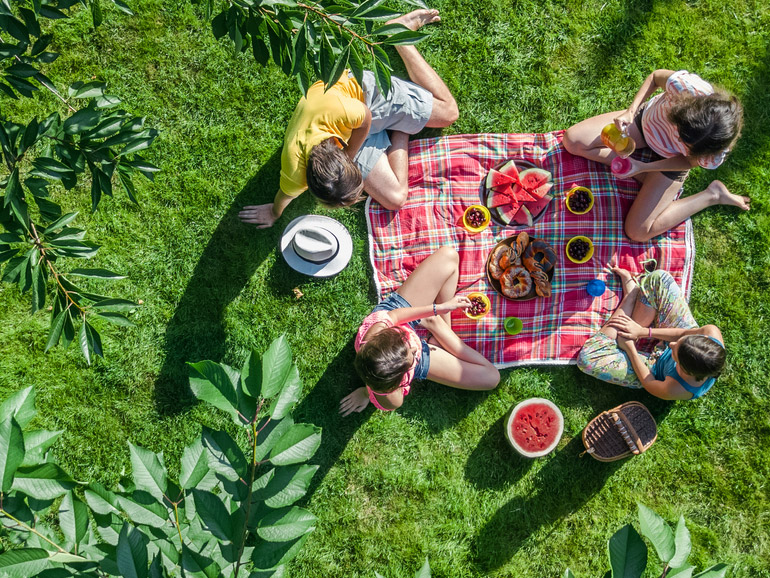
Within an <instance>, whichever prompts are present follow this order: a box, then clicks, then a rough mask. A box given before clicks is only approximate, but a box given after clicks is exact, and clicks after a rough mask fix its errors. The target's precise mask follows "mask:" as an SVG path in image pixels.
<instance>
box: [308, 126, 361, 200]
mask: <svg viewBox="0 0 770 578" xmlns="http://www.w3.org/2000/svg"><path fill="white" fill-rule="evenodd" d="M305 176H306V177H307V188H308V190H309V191H310V192H311V193H313V194H314V195H315V196H316V197H318V198H319V199H320V200H321V201H323V202H324V203H325V204H327V205H329V206H331V207H346V206H348V205H352V204H353V203H355V202H356V201H357V200H358V199H359V198H361V193H362V191H363V187H364V180H363V177H362V176H361V171H360V170H358V167H357V166H356V164H355V163H354V162H353V161H352V160H350V158H349V157H348V155H347V154H345V151H343V150H342V149H341V148H340V147H339V146H337V139H336V138H327V139H326V140H324V141H322V142H321V143H319V144H317V145H316V146H314V147H313V150H311V151H310V155H309V156H308V159H307V168H306V170H305Z"/></svg>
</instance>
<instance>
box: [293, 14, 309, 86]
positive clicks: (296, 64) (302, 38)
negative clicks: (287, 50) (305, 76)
mask: <svg viewBox="0 0 770 578" xmlns="http://www.w3.org/2000/svg"><path fill="white" fill-rule="evenodd" d="M306 26H307V24H306V23H303V24H302V27H301V28H300V29H299V30H298V31H297V33H296V34H295V35H294V42H293V44H292V61H293V64H292V69H291V74H292V76H294V75H295V74H297V73H298V72H299V71H300V70H301V69H302V68H303V65H304V63H305V55H306V54H307V28H306Z"/></svg>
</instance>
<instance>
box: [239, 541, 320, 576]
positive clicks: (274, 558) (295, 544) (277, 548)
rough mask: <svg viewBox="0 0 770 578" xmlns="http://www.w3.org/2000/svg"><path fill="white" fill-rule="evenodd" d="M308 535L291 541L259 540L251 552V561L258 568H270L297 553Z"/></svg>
mask: <svg viewBox="0 0 770 578" xmlns="http://www.w3.org/2000/svg"><path fill="white" fill-rule="evenodd" d="M309 535H310V534H305V535H304V536H302V537H300V538H297V539H296V540H294V541H292V542H267V541H260V542H259V543H257V546H256V547H255V548H254V551H253V552H252V553H251V561H252V562H254V566H255V568H257V569H258V570H272V569H273V568H275V567H277V566H280V565H281V564H285V563H286V562H288V561H289V560H292V559H293V558H294V557H295V556H296V555H297V554H299V551H300V549H301V548H302V546H303V545H304V544H305V540H307V537H308V536H309Z"/></svg>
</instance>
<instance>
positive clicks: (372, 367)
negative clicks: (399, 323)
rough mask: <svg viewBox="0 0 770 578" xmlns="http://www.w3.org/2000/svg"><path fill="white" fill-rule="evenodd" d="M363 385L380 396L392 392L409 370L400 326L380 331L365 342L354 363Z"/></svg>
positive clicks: (407, 347)
mask: <svg viewBox="0 0 770 578" xmlns="http://www.w3.org/2000/svg"><path fill="white" fill-rule="evenodd" d="M353 366H354V367H355V368H356V372H357V373H358V375H359V376H360V377H361V379H362V380H363V381H364V383H365V384H366V385H368V386H369V387H371V388H372V389H373V390H374V391H376V392H379V393H390V392H391V391H393V390H395V389H396V388H397V387H398V385H399V384H400V383H401V380H402V379H403V378H404V374H405V373H406V372H407V371H409V368H410V367H411V364H410V362H409V346H408V344H407V342H406V335H405V334H404V331H403V330H402V329H400V328H399V327H388V328H387V329H383V330H382V331H380V332H379V333H378V334H377V335H375V336H374V337H372V338H371V339H370V340H369V341H367V342H366V343H364V345H363V346H362V347H361V349H359V350H358V353H357V354H356V359H355V361H354V362H353Z"/></svg>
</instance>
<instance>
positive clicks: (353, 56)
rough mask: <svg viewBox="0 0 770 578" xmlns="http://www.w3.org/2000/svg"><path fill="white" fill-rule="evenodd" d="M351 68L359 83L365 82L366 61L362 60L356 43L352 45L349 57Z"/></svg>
mask: <svg viewBox="0 0 770 578" xmlns="http://www.w3.org/2000/svg"><path fill="white" fill-rule="evenodd" d="M348 64H349V65H350V70H351V71H352V72H353V77H354V78H355V79H356V82H358V84H359V85H361V84H362V83H363V78H364V63H363V61H362V60H361V55H360V54H359V53H358V48H357V47H356V45H355V44H351V46H350V58H349V59H348Z"/></svg>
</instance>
